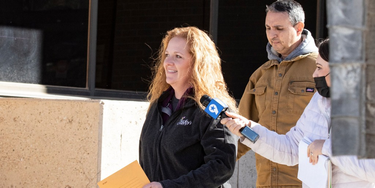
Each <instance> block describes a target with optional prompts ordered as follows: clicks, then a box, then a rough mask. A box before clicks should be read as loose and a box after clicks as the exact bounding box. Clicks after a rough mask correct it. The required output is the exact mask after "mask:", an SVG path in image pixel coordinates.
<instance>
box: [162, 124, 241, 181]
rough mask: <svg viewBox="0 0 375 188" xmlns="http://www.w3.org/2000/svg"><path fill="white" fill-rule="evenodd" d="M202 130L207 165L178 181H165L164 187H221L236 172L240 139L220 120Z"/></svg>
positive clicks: (181, 177)
mask: <svg viewBox="0 0 375 188" xmlns="http://www.w3.org/2000/svg"><path fill="white" fill-rule="evenodd" d="M201 127H206V130H202V131H201V133H202V138H201V145H202V146H203V150H204V151H202V152H204V153H205V154H206V156H205V157H204V161H205V163H204V164H203V165H202V166H200V167H199V168H197V169H195V170H192V171H190V172H189V173H187V174H186V175H183V176H180V177H179V178H177V179H172V180H163V181H161V182H160V183H161V184H162V185H163V187H168V188H173V187H176V188H177V187H219V186H220V185H222V184H224V183H225V182H227V181H228V180H229V179H230V178H231V177H232V174H233V172H234V168H235V163H236V153H237V152H236V148H237V147H236V145H237V140H238V137H237V136H235V135H233V134H232V133H231V132H230V131H229V130H228V128H226V127H225V126H224V125H222V124H221V123H220V122H219V120H213V121H212V123H211V125H210V126H208V127H207V126H201Z"/></svg>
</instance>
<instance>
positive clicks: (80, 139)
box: [0, 98, 103, 188]
mask: <svg viewBox="0 0 375 188" xmlns="http://www.w3.org/2000/svg"><path fill="white" fill-rule="evenodd" d="M102 112H103V111H102V105H100V104H99V102H98V101H70V100H40V99H9V98H6V99H5V98H3V99H0V187H3V188H8V187H12V188H13V187H15V188H18V187H63V188H70V187H95V185H96V182H97V180H98V164H99V162H100V161H98V157H97V156H98V154H99V151H100V150H99V143H100V142H99V139H98V138H99V133H100V130H101V122H102Z"/></svg>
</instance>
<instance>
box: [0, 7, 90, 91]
mask: <svg viewBox="0 0 375 188" xmlns="http://www.w3.org/2000/svg"><path fill="white" fill-rule="evenodd" d="M88 7H89V0H12V1H2V2H1V3H0V10H1V11H0V12H1V13H0V33H1V37H0V54H1V60H0V61H1V62H0V69H1V72H2V73H1V74H0V80H1V81H9V82H21V83H34V84H44V85H58V86H73V87H86V72H87V33H88Z"/></svg>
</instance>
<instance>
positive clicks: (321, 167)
mask: <svg viewBox="0 0 375 188" xmlns="http://www.w3.org/2000/svg"><path fill="white" fill-rule="evenodd" d="M310 143H311V141H309V140H308V139H306V138H304V139H302V140H301V141H300V143H299V154H298V155H299V156H298V158H299V164H298V179H300V180H301V181H302V182H303V183H304V184H306V185H307V186H309V187H310V188H324V187H328V185H329V184H328V182H329V181H330V179H331V178H330V173H331V165H330V163H331V162H330V160H329V158H328V157H327V156H325V155H319V159H318V163H317V164H315V165H312V164H311V163H309V157H307V146H308V145H309V144H310Z"/></svg>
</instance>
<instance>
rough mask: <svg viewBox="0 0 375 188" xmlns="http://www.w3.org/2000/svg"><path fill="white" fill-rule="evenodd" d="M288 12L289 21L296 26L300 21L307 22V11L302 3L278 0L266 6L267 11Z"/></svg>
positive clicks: (292, 0) (291, 0)
mask: <svg viewBox="0 0 375 188" xmlns="http://www.w3.org/2000/svg"><path fill="white" fill-rule="evenodd" d="M269 11H271V12H287V13H288V15H289V21H290V23H292V25H293V26H295V25H296V24H297V23H298V22H302V23H305V12H304V11H303V8H302V6H301V4H299V3H298V2H297V1H294V0H277V1H275V2H273V3H272V4H271V5H268V6H266V12H269Z"/></svg>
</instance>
